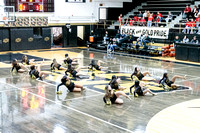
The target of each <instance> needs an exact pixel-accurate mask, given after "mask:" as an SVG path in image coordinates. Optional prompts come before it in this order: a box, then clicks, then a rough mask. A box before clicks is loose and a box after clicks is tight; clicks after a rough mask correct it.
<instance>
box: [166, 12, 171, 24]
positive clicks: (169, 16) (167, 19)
mask: <svg viewBox="0 0 200 133" xmlns="http://www.w3.org/2000/svg"><path fill="white" fill-rule="evenodd" d="M172 19H173V15H172V14H171V12H168V15H167V18H165V21H166V24H167V26H168V24H169V21H172Z"/></svg>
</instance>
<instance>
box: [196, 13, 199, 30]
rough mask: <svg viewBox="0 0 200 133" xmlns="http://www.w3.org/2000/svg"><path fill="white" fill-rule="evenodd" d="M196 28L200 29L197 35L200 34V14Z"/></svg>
mask: <svg viewBox="0 0 200 133" xmlns="http://www.w3.org/2000/svg"><path fill="white" fill-rule="evenodd" d="M196 27H197V28H198V33H197V34H200V14H199V15H198V17H197V18H196Z"/></svg>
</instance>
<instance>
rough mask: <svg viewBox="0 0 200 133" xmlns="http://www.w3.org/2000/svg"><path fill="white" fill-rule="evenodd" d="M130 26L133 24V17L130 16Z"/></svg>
mask: <svg viewBox="0 0 200 133" xmlns="http://www.w3.org/2000/svg"><path fill="white" fill-rule="evenodd" d="M129 26H133V19H132V18H130V21H129Z"/></svg>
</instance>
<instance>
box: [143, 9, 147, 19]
mask: <svg viewBox="0 0 200 133" xmlns="http://www.w3.org/2000/svg"><path fill="white" fill-rule="evenodd" d="M143 17H144V18H145V20H146V21H148V17H147V10H145V12H144V13H143Z"/></svg>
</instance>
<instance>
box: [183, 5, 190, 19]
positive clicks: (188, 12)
mask: <svg viewBox="0 0 200 133" xmlns="http://www.w3.org/2000/svg"><path fill="white" fill-rule="evenodd" d="M184 13H185V14H186V17H187V19H189V17H190V15H191V8H190V6H189V5H187V6H186V8H185V10H184Z"/></svg>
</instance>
